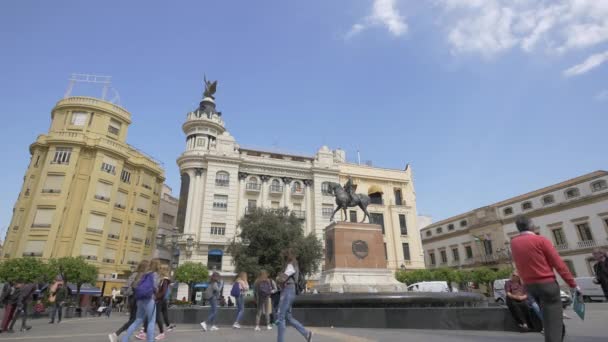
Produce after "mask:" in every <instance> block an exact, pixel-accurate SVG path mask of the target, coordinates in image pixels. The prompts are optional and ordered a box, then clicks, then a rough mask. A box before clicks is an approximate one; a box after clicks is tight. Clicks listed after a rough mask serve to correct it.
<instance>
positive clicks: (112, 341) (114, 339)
mask: <svg viewBox="0 0 608 342" xmlns="http://www.w3.org/2000/svg"><path fill="white" fill-rule="evenodd" d="M108 338H109V339H110V342H118V336H117V335H116V333H111V334H110V335H108Z"/></svg>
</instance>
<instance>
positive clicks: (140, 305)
mask: <svg viewBox="0 0 608 342" xmlns="http://www.w3.org/2000/svg"><path fill="white" fill-rule="evenodd" d="M159 265H160V262H159V261H158V260H152V261H151V262H150V267H149V268H148V270H147V272H146V273H143V274H141V273H140V274H138V275H137V277H136V278H135V283H136V284H137V285H136V286H135V289H134V294H135V300H136V301H137V304H136V305H137V313H136V314H135V321H134V322H133V323H132V324H131V325H130V326H129V329H127V333H126V334H125V335H123V337H122V342H128V341H129V337H130V336H131V335H132V334H133V332H134V331H135V329H137V327H139V326H140V325H141V324H142V323H144V321H145V320H146V319H147V321H148V324H147V327H146V329H147V330H148V332H150V333H149V334H147V335H146V336H141V334H140V335H138V337H139V338H140V339H141V337H144V338H146V339H147V341H148V342H154V322H155V321H156V319H155V318H156V305H155V302H154V295H155V294H156V293H157V292H158V283H159V278H160V277H159V275H158V273H157V271H158V268H159Z"/></svg>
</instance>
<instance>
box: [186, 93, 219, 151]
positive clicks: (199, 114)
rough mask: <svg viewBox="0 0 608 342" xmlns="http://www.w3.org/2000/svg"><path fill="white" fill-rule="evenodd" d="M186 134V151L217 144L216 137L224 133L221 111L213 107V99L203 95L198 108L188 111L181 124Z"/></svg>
mask: <svg viewBox="0 0 608 342" xmlns="http://www.w3.org/2000/svg"><path fill="white" fill-rule="evenodd" d="M182 129H183V131H184V133H185V134H186V151H198V152H202V151H208V150H214V149H215V148H216V146H217V137H218V136H219V135H221V134H222V133H224V132H225V131H226V129H225V128H224V120H222V113H221V112H218V111H217V110H216V109H215V100H214V98H213V97H211V96H207V97H204V98H203V100H202V101H201V102H200V104H199V106H198V108H196V109H195V110H193V111H192V112H190V113H188V115H187V118H186V122H185V123H184V125H183V126H182Z"/></svg>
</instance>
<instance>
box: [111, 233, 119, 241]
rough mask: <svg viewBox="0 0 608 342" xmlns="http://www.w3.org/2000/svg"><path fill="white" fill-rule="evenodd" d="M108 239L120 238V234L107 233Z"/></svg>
mask: <svg viewBox="0 0 608 342" xmlns="http://www.w3.org/2000/svg"><path fill="white" fill-rule="evenodd" d="M108 239H113V240H118V239H120V235H118V234H108Z"/></svg>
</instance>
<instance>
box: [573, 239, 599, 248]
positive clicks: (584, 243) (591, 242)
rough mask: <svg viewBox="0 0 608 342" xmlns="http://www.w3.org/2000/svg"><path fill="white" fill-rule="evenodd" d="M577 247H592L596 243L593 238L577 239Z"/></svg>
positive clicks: (595, 245)
mask: <svg viewBox="0 0 608 342" xmlns="http://www.w3.org/2000/svg"><path fill="white" fill-rule="evenodd" d="M577 246H578V248H593V247H597V243H596V242H595V240H585V241H579V242H578V243H577Z"/></svg>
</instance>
